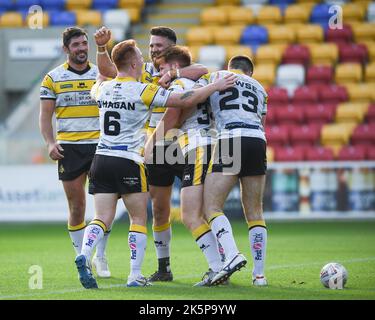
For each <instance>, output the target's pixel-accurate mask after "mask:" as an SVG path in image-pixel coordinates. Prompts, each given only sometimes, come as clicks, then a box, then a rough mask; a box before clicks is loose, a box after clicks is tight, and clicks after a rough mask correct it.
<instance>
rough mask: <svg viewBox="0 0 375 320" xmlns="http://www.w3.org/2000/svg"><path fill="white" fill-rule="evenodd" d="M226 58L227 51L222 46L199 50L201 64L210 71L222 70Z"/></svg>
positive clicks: (206, 47)
mask: <svg viewBox="0 0 375 320" xmlns="http://www.w3.org/2000/svg"><path fill="white" fill-rule="evenodd" d="M225 58H226V51H225V48H224V47H222V46H203V47H201V48H200V50H199V60H198V61H199V63H201V64H203V65H205V66H207V68H208V70H210V71H214V70H220V69H222V68H223V66H224V63H225Z"/></svg>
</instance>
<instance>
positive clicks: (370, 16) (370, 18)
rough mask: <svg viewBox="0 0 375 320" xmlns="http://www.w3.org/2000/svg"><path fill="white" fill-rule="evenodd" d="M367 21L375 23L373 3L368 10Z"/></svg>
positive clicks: (374, 5)
mask: <svg viewBox="0 0 375 320" xmlns="http://www.w3.org/2000/svg"><path fill="white" fill-rule="evenodd" d="M367 20H368V21H369V22H375V2H371V3H370V4H369V5H368V8H367Z"/></svg>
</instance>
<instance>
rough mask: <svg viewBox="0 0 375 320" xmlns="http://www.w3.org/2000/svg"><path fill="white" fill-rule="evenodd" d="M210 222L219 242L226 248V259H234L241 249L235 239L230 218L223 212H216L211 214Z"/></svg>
mask: <svg viewBox="0 0 375 320" xmlns="http://www.w3.org/2000/svg"><path fill="white" fill-rule="evenodd" d="M209 223H210V226H211V230H212V232H213V233H214V235H215V236H216V239H217V242H219V243H220V244H221V246H222V247H223V249H224V252H225V257H226V259H227V260H230V259H232V258H233V257H234V256H235V255H237V254H238V253H239V251H238V249H237V245H236V242H235V241H234V237H233V231H232V226H231V225H230V222H229V220H228V218H227V217H226V216H225V215H224V213H222V212H215V213H213V214H212V215H211V217H210V220H209Z"/></svg>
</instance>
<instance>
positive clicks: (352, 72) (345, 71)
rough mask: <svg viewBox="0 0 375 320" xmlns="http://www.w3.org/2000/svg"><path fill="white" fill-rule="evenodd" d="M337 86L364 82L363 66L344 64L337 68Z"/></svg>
mask: <svg viewBox="0 0 375 320" xmlns="http://www.w3.org/2000/svg"><path fill="white" fill-rule="evenodd" d="M335 81H336V83H337V84H345V83H357V82H360V81H362V66H361V64H359V63H342V64H339V65H338V66H337V67H336V74H335Z"/></svg>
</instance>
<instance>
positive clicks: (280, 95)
mask: <svg viewBox="0 0 375 320" xmlns="http://www.w3.org/2000/svg"><path fill="white" fill-rule="evenodd" d="M267 93H268V104H269V105H270V106H277V105H287V104H288V102H289V97H288V91H287V90H286V89H284V88H280V87H271V88H269V89H268V90H267ZM272 109H273V108H272Z"/></svg>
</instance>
